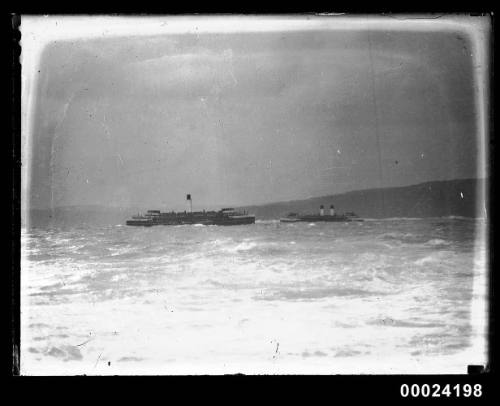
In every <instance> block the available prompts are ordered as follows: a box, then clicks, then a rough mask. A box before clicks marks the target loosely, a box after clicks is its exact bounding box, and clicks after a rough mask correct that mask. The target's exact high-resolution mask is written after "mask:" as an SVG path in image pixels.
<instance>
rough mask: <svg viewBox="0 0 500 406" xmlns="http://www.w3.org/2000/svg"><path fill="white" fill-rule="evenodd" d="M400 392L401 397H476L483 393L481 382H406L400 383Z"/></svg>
mask: <svg viewBox="0 0 500 406" xmlns="http://www.w3.org/2000/svg"><path fill="white" fill-rule="evenodd" d="M400 394H401V396H402V397H403V398H406V397H412V398H416V397H424V398H427V397H433V398H440V397H447V398H449V397H457V398H458V397H465V398H469V397H476V398H479V397H481V396H482V395H483V387H482V385H481V384H479V383H476V384H474V385H471V384H469V383H466V384H459V383H457V384H456V385H453V386H452V385H450V384H446V385H439V384H437V383H436V384H430V385H429V384H427V383H425V384H423V385H419V384H412V385H408V384H406V383H404V384H402V385H401V388H400Z"/></svg>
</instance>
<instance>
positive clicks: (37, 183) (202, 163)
mask: <svg viewBox="0 0 500 406" xmlns="http://www.w3.org/2000/svg"><path fill="white" fill-rule="evenodd" d="M471 53H472V51H471V44H470V43H469V41H468V38H467V36H465V35H461V34H460V33H451V32H442V33H440V32H439V31H436V32H427V33H426V32H413V33H412V32H405V31H400V32H398V31H390V32H389V31H387V32H384V31H376V32H375V31H372V32H367V31H338V32H336V31H331V30H324V31H322V30H317V31H304V32H301V31H297V32H290V31H286V32H282V33H281V32H263V33H224V34H215V33H203V34H181V35H159V36H150V37H135V38H134V37H120V38H107V39H88V40H73V41H54V42H52V43H50V44H49V45H48V46H47V47H45V49H44V51H43V53H42V58H41V61H40V64H39V68H38V70H37V72H36V79H37V89H38V92H37V100H36V104H35V110H34V115H33V120H34V126H33V128H34V130H33V134H32V137H33V138H32V140H33V144H32V148H33V150H32V151H33V155H32V158H31V159H32V162H31V164H32V167H31V169H32V171H31V188H30V197H31V206H32V207H40V208H46V207H51V206H64V205H80V204H82V205H88V204H97V205H104V206H123V207H128V206H139V207H144V208H145V209H146V208H161V209H170V208H176V209H179V208H183V207H184V203H185V195H186V194H187V193H191V194H192V196H193V200H194V208H204V207H209V206H218V205H227V204H231V205H247V204H255V203H264V202H273V201H281V200H292V199H299V198H307V197H313V196H321V195H326V194H335V193H341V192H344V191H349V190H356V189H364V188H372V187H379V186H401V185H410V184H415V183H419V182H424V181H429V180H444V179H455V178H468V177H477V176H484V174H482V173H480V174H478V172H477V159H478V150H477V149H478V142H477V128H476V127H477V125H476V124H475V105H474V81H473V70H472V57H471Z"/></svg>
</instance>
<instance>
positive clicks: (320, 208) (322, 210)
mask: <svg viewBox="0 0 500 406" xmlns="http://www.w3.org/2000/svg"><path fill="white" fill-rule="evenodd" d="M323 214H325V210H324V209H323V205H321V206H319V215H320V216H322V215H323Z"/></svg>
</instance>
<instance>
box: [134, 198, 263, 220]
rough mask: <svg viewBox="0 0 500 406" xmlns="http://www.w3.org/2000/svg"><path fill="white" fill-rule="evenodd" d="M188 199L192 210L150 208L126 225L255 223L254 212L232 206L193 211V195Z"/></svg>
mask: <svg viewBox="0 0 500 406" xmlns="http://www.w3.org/2000/svg"><path fill="white" fill-rule="evenodd" d="M187 200H189V201H190V202H191V211H189V212H187V211H184V212H175V211H170V212H161V211H160V210H148V211H147V212H146V213H145V214H143V215H140V214H139V215H137V216H133V217H132V218H131V219H130V220H127V221H126V225H128V226H143V227H151V226H156V225H164V226H176V225H183V224H202V225H217V226H236V225H244V224H254V223H255V216H254V215H253V214H248V213H247V212H246V211H243V212H241V211H237V210H235V209H233V208H231V207H227V208H223V209H221V210H219V211H213V210H212V211H206V210H203V211H194V212H193V211H192V199H191V195H187Z"/></svg>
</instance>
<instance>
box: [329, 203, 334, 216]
mask: <svg viewBox="0 0 500 406" xmlns="http://www.w3.org/2000/svg"><path fill="white" fill-rule="evenodd" d="M330 216H335V207H333V204H332V205H330Z"/></svg>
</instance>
